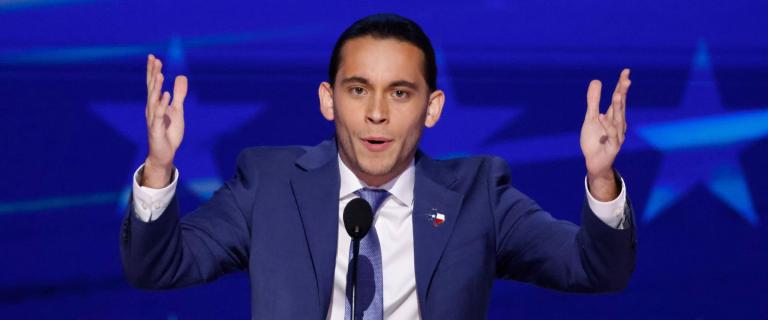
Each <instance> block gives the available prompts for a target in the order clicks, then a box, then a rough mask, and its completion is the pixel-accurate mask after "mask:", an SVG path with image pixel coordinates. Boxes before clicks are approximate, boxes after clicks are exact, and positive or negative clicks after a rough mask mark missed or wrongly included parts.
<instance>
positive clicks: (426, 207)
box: [413, 153, 462, 312]
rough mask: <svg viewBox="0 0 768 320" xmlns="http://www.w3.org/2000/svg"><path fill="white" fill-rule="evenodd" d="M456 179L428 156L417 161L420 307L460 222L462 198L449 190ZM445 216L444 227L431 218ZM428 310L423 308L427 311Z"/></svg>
mask: <svg viewBox="0 0 768 320" xmlns="http://www.w3.org/2000/svg"><path fill="white" fill-rule="evenodd" d="M455 180H456V177H455V176H454V175H453V174H452V173H451V172H449V171H448V170H441V168H440V167H439V166H438V165H437V164H436V163H435V162H434V161H433V160H432V159H429V157H427V156H426V155H423V154H421V153H419V154H418V155H417V161H416V184H415V186H414V207H413V243H414V259H415V264H416V293H417V294H418V296H419V305H421V306H426V301H427V297H428V296H429V286H430V283H431V281H432V276H433V274H434V272H435V269H436V267H437V264H438V262H439V261H440V257H442V255H443V252H444V250H445V246H446V244H447V243H448V239H449V238H450V235H451V233H452V232H453V229H454V226H455V225H456V222H457V221H458V216H459V209H460V208H461V202H462V196H461V195H460V194H458V193H456V192H454V191H453V190H451V189H449V188H448V187H450V186H451V185H452V184H453V182H455ZM436 213H441V214H443V215H444V216H445V221H444V222H443V223H442V224H439V225H436V224H435V223H434V220H433V219H432V218H431V217H430V216H431V215H432V214H436ZM425 309H426V308H422V312H423V310H425Z"/></svg>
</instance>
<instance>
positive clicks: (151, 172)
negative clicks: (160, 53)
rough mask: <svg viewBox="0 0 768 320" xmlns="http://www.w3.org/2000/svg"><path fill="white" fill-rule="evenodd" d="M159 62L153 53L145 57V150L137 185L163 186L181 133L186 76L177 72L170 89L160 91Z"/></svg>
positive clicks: (161, 65) (168, 174) (170, 173)
mask: <svg viewBox="0 0 768 320" xmlns="http://www.w3.org/2000/svg"><path fill="white" fill-rule="evenodd" d="M162 67H163V63H162V62H161V61H160V59H157V58H155V56H154V55H151V54H150V55H149V56H148V57H147V106H146V109H145V110H144V115H145V116H146V119H147V136H148V140H149V141H148V142H149V154H148V155H147V159H146V160H145V162H144V172H143V174H142V178H141V185H142V186H146V187H150V188H155V189H159V188H163V187H165V186H167V185H168V184H169V183H170V180H171V175H172V174H173V158H174V155H175V154H176V150H178V149H179V145H181V140H182V138H183V137H184V98H185V97H186V96H187V77H185V76H178V77H176V80H175V82H174V84H173V99H171V98H172V97H171V93H169V92H168V91H165V92H163V91H162V90H163V74H162V72H161V69H162Z"/></svg>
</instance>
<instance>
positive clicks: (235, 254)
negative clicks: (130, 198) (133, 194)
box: [120, 153, 256, 289]
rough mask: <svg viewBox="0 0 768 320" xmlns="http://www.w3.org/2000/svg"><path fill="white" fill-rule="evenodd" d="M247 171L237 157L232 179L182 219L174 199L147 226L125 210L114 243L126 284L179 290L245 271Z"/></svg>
mask: <svg viewBox="0 0 768 320" xmlns="http://www.w3.org/2000/svg"><path fill="white" fill-rule="evenodd" d="M248 166H249V164H248V161H247V157H246V156H245V153H241V154H240V156H239V157H238V161H237V173H236V175H235V177H234V178H232V179H230V180H229V181H227V182H226V183H225V184H224V185H223V186H222V187H221V188H220V189H219V190H217V191H216V192H215V193H214V195H213V197H212V198H211V199H210V201H208V202H207V203H205V204H204V205H202V206H201V207H199V208H198V209H196V210H195V211H193V212H191V213H189V214H188V215H186V216H185V217H184V218H183V219H180V215H179V204H178V199H177V197H176V196H175V195H174V197H173V200H172V201H171V203H170V205H169V206H168V208H167V209H166V210H165V211H164V212H163V214H162V215H161V216H160V217H159V218H158V219H157V220H155V221H152V222H149V223H147V222H144V221H141V220H140V219H139V218H138V217H137V216H136V214H135V212H134V209H133V207H132V203H131V204H129V209H128V213H127V214H126V217H125V218H124V220H123V224H122V231H121V239H120V251H121V255H122V260H123V268H124V270H125V273H126V276H127V278H128V280H129V282H130V283H131V284H133V285H134V286H136V287H141V288H151V289H161V288H174V287H183V286H188V285H192V284H197V283H202V282H208V281H211V280H214V279H215V278H217V277H218V276H220V275H222V274H224V273H226V272H229V271H233V270H241V269H245V268H247V265H248V246H249V239H250V215H249V212H250V208H251V206H252V202H253V193H252V190H253V189H254V188H255V187H256V186H255V185H256V179H255V177H253V176H249V174H251V175H254V174H253V173H252V172H253V171H250V170H248Z"/></svg>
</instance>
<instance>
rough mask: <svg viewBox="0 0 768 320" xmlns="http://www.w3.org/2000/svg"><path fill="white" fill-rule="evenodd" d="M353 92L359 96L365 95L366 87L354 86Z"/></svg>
mask: <svg viewBox="0 0 768 320" xmlns="http://www.w3.org/2000/svg"><path fill="white" fill-rule="evenodd" d="M352 94H354V95H358V96H361V95H364V94H365V89H363V88H361V87H354V88H352Z"/></svg>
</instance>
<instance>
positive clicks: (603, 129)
mask: <svg viewBox="0 0 768 320" xmlns="http://www.w3.org/2000/svg"><path fill="white" fill-rule="evenodd" d="M629 85H630V81H629V70H628V69H625V70H624V71H622V73H621V76H620V77H619V81H618V83H617V84H616V89H615V90H614V93H613V96H612V99H611V106H610V107H608V110H607V111H606V112H605V114H600V89H601V87H602V85H601V84H600V81H597V80H593V81H592V82H591V83H590V84H589V90H588V91H587V114H586V115H585V117H584V124H583V125H582V127H581V139H580V143H581V151H582V153H583V154H584V159H585V161H586V165H587V171H588V172H590V173H600V172H607V171H610V170H611V168H612V166H613V162H614V160H615V159H616V155H618V153H619V150H620V149H621V145H622V144H623V143H624V135H625V132H626V129H627V123H626V121H625V109H626V108H625V107H626V96H627V91H628V89H629Z"/></svg>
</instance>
